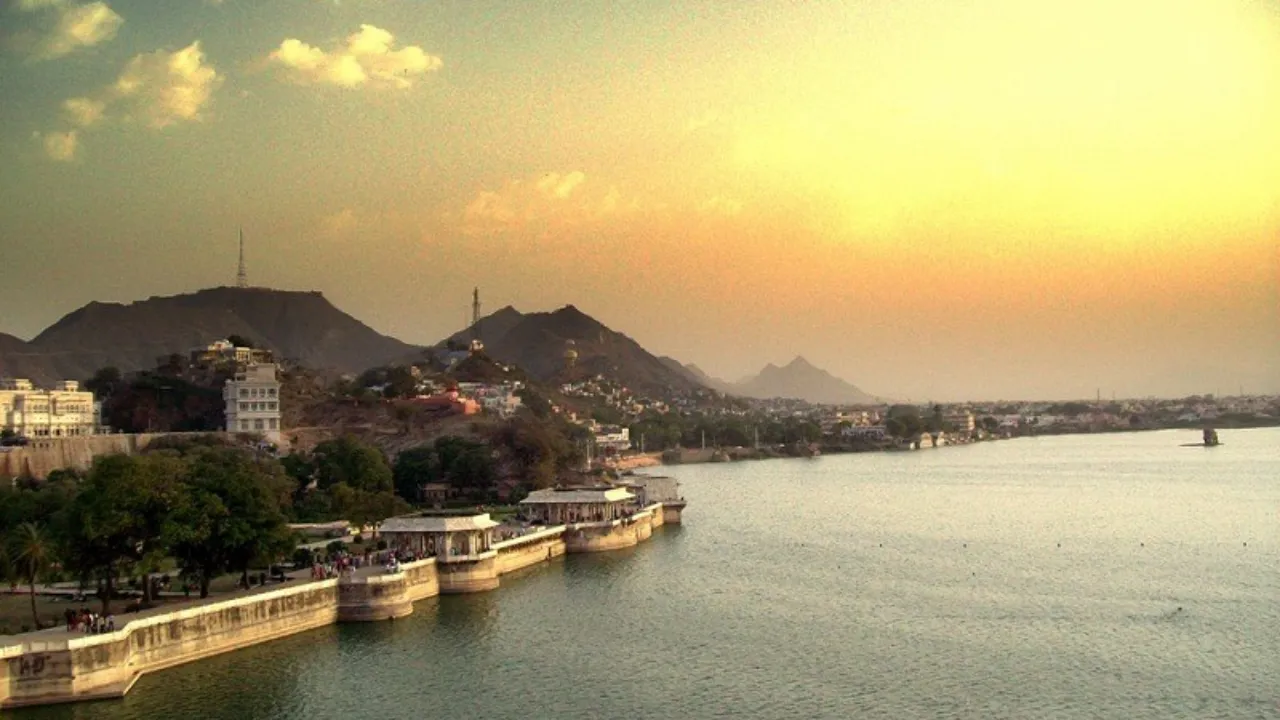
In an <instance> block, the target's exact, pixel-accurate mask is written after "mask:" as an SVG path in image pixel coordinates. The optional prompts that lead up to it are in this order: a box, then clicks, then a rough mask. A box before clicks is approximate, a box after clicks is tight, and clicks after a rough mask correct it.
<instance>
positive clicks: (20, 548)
mask: <svg viewBox="0 0 1280 720" xmlns="http://www.w3.org/2000/svg"><path fill="white" fill-rule="evenodd" d="M9 555H10V558H11V560H12V563H13V567H14V569H15V570H16V571H17V573H18V575H20V576H21V577H22V579H24V580H26V581H27V587H28V588H30V589H31V617H32V619H33V620H34V621H35V627H36V629H37V630H39V629H40V614H39V613H37V612H36V580H37V579H39V578H40V576H42V575H44V573H45V571H46V570H48V569H49V565H50V564H52V561H53V545H52V543H50V541H49V539H48V538H47V537H45V534H44V530H42V529H41V528H40V526H39V525H36V524H35V523H29V522H24V523H22V524H21V525H19V526H18V527H17V529H16V530H15V531H14V535H13V540H12V542H11V548H10V551H9Z"/></svg>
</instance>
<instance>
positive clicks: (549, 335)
mask: <svg viewBox="0 0 1280 720" xmlns="http://www.w3.org/2000/svg"><path fill="white" fill-rule="evenodd" d="M477 330H478V332H479V336H480V340H481V341H482V342H483V343H484V346H485V353H486V354H487V355H489V356H490V357H492V358H494V359H495V360H498V361H500V362H504V363H508V364H512V365H517V366H519V367H520V368H521V369H523V370H524V371H525V372H527V373H529V375H530V376H531V377H533V378H535V379H537V380H540V381H543V382H549V383H562V382H571V381H573V380H575V379H578V378H584V377H590V376H593V375H597V374H600V375H605V376H606V377H609V378H611V379H614V380H616V381H618V382H621V383H623V384H624V385H626V386H628V387H630V388H631V389H632V390H635V391H640V392H651V393H655V394H660V395H666V394H669V393H671V392H673V391H674V392H693V391H696V390H700V389H703V386H702V385H701V384H700V383H698V382H697V380H696V379H694V378H693V376H692V375H690V374H689V373H688V372H687V371H685V370H683V368H673V367H671V366H670V364H669V362H664V361H663V360H661V359H659V358H657V357H655V356H654V355H652V354H651V353H649V352H648V351H647V350H645V349H644V348H642V347H640V345H639V343H637V342H636V341H635V340H632V339H631V338H629V337H627V336H626V335H623V334H622V333H620V332H617V331H616V330H612V329H610V328H608V327H606V326H605V325H604V324H602V323H600V322H599V321H598V320H596V319H594V318H592V317H591V316H589V315H587V314H586V313H583V312H582V311H581V310H579V309H577V308H576V307H574V306H572V305H566V306H565V307H563V308H560V309H559V310H556V311H554V312H540V313H528V314H525V313H521V312H519V311H518V310H516V309H514V308H511V307H505V308H503V309H501V310H499V311H497V312H496V313H493V314H492V315H489V316H488V317H485V318H483V319H481V320H480V322H479V323H478V325H477ZM470 339H471V331H470V329H468V330H463V331H460V332H457V333H454V334H453V335H452V336H450V337H449V338H447V339H445V340H443V341H441V343H440V344H439V345H438V347H439V348H441V349H443V348H445V347H446V346H447V345H448V344H451V343H452V344H453V345H454V346H455V347H456V346H459V345H465V344H466V343H467V342H469V341H470ZM570 348H572V350H573V352H574V353H576V354H577V357H576V359H574V361H573V362H572V363H570V362H568V361H567V359H566V352H567V351H568V350H569V349H570ZM676 365H679V363H676Z"/></svg>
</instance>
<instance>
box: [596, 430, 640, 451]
mask: <svg viewBox="0 0 1280 720" xmlns="http://www.w3.org/2000/svg"><path fill="white" fill-rule="evenodd" d="M595 439H596V447H597V448H599V449H601V450H603V451H605V452H608V451H613V452H625V451H627V450H630V449H631V428H625V427H617V426H613V425H609V426H603V427H601V428H600V429H599V430H598V431H596V433H595Z"/></svg>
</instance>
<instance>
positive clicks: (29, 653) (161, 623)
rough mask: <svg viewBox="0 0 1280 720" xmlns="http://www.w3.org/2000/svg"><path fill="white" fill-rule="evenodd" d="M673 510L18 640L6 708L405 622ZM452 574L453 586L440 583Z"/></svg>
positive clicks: (636, 537) (633, 536)
mask: <svg viewBox="0 0 1280 720" xmlns="http://www.w3.org/2000/svg"><path fill="white" fill-rule="evenodd" d="M666 509H667V508H666V507H665V506H663V505H662V504H655V505H651V506H649V507H647V508H645V509H644V510H642V511H641V512H639V513H637V514H636V515H633V516H632V517H631V518H630V519H629V520H628V521H627V522H620V523H617V524H610V525H607V526H606V525H603V524H602V525H600V526H596V527H588V528H585V529H579V530H570V529H567V528H566V527H565V526H557V527H552V528H547V529H546V530H541V531H539V532H536V533H531V534H529V535H525V536H523V537H519V538H515V539H512V540H507V541H504V542H500V543H496V544H494V546H493V549H494V551H496V552H495V553H493V554H492V555H490V556H489V557H485V558H483V559H481V560H479V561H477V562H474V563H445V564H437V562H436V560H435V559H434V558H429V559H427V560H420V561H417V562H412V563H405V564H403V565H401V566H400V571H399V572H397V573H394V574H383V575H378V574H365V575H356V576H350V577H347V578H344V579H342V580H337V579H335V580H320V581H313V582H306V583H302V584H299V585H294V586H292V587H288V588H283V589H278V590H270V591H262V592H256V593H253V594H249V595H245V596H241V597H237V598H232V599H229V600H220V601H214V602H209V603H206V604H201V605H195V606H194V607H188V608H185V609H182V610H177V611H174V612H170V613H163V614H158V615H152V616H149V617H140V618H137V619H134V620H132V621H130V622H129V623H128V624H126V625H125V626H124V627H122V628H121V629H120V630H117V631H116V632H113V633H105V634H102V635H64V634H59V633H57V632H48V631H47V632H43V633H32V634H29V635H26V636H22V637H21V638H13V640H19V641H20V642H19V643H17V644H12V645H9V646H0V708H9V707H18V706H23V705H44V704H50V703H58V702H74V701H77V700H90V699H99V698H110V697H120V696H123V695H124V694H125V693H126V692H128V691H129V688H131V687H132V686H133V684H134V683H135V682H136V681H137V679H138V678H139V677H141V676H142V675H144V674H146V673H149V672H156V671H158V670H163V669H165V668H168V667H173V666H174V665H179V664H182V663H186V662H190V661H192V660H198V659H200V658H205V657H209V656H211V655H216V654H219V653H223V652H228V651H230V650H237V649H239V648H243V647H248V646H250V645H256V644H258V643H262V642H267V641H269V640H275V639H277V638H282V637H285V636H288V635H292V634H294V633H299V632H303V631H306V630H310V629H313V628H317V627H321V626H324V625H329V624H332V623H334V622H346V621H357V622H358V621H370V620H388V619H393V618H398V617H404V616H405V615H408V614H410V613H412V612H413V604H414V603H415V602H417V601H419V600H423V599H426V598H429V597H434V596H436V595H438V594H440V592H441V591H442V590H444V591H454V592H475V591H479V590H488V589H493V588H495V587H497V586H498V582H499V578H500V577H501V576H502V575H504V574H506V573H509V572H515V571H517V570H521V569H523V568H527V567H531V566H533V565H537V564H538V563H542V562H546V561H548V560H550V559H552V558H556V557H560V556H561V555H564V554H565V553H566V552H597V551H601V550H611V549H616V548H621V547H630V546H633V545H636V544H637V543H639V542H641V541H643V540H645V539H647V538H648V537H649V536H650V534H651V533H652V532H653V529H654V528H656V527H659V526H661V525H662V524H663V523H664V522H671V521H672V520H671V516H670V515H669V514H667V513H666V512H665V511H666ZM678 520H679V515H678V511H677V514H676V521H678ZM443 565H449V566H450V567H448V568H445V567H443ZM454 566H456V567H454ZM446 571H447V572H448V573H450V577H449V578H447V580H448V582H445V579H443V578H442V572H446Z"/></svg>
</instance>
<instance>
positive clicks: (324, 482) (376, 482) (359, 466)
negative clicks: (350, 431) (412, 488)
mask: <svg viewBox="0 0 1280 720" xmlns="http://www.w3.org/2000/svg"><path fill="white" fill-rule="evenodd" d="M312 462H313V463H314V465H315V481H316V486H317V487H318V488H319V489H321V490H325V489H327V488H329V487H331V486H333V485H337V484H338V483H345V484H346V485H348V486H350V487H351V488H354V489H356V490H364V491H366V492H375V493H376V492H390V491H391V490H392V488H393V487H394V483H393V482H392V477H391V468H390V467H389V466H388V465H387V459H386V457H385V456H383V454H382V451H381V450H379V449H378V448H376V447H373V446H371V445H366V444H364V443H362V442H360V441H359V440H356V439H355V438H353V437H351V436H349V435H344V436H342V437H339V438H335V439H333V440H327V441H325V442H322V443H320V444H319V445H317V446H316V449H315V452H314V453H312Z"/></svg>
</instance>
